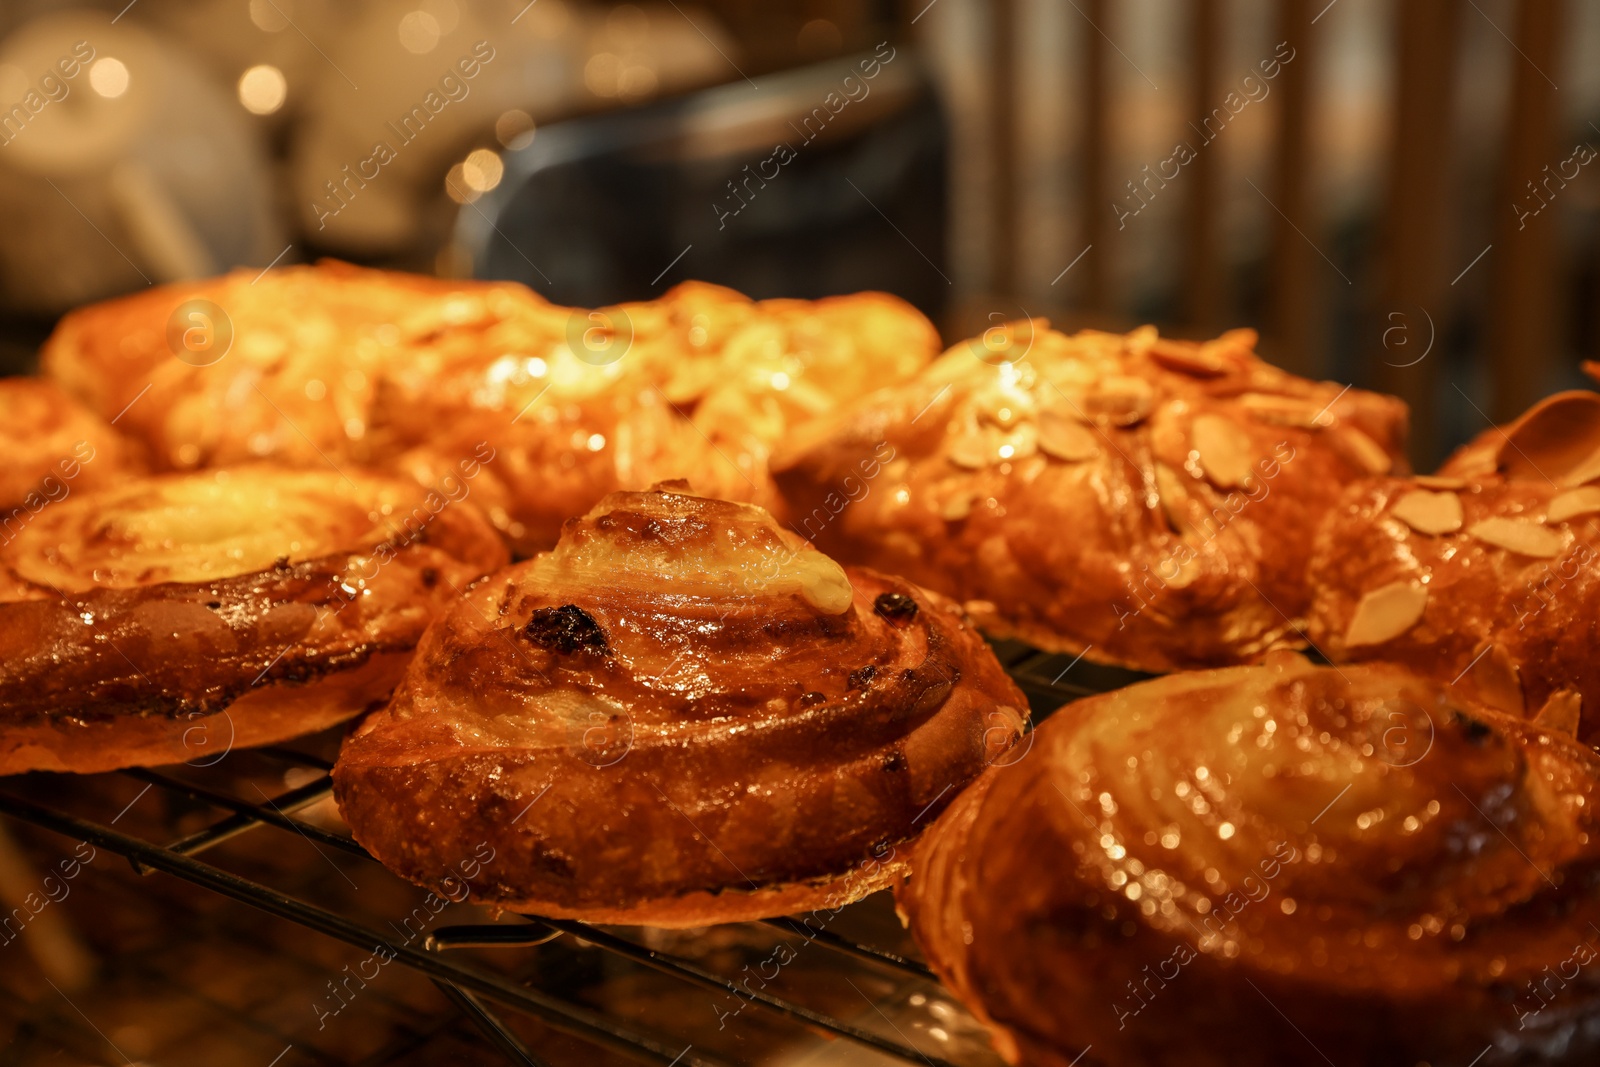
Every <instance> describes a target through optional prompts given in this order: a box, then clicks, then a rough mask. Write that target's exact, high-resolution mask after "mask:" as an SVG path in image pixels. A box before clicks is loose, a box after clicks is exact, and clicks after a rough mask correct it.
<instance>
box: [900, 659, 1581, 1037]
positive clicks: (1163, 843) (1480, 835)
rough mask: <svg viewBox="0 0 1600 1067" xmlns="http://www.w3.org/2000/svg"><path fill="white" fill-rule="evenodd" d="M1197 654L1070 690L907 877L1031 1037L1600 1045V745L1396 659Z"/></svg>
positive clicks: (946, 952) (976, 988)
mask: <svg viewBox="0 0 1600 1067" xmlns="http://www.w3.org/2000/svg"><path fill="white" fill-rule="evenodd" d="M1270 659H1271V662H1269V663H1268V664H1266V665H1263V666H1256V667H1240V668H1231V669H1225V670H1213V671H1204V672H1195V673H1191V674H1179V675H1173V676H1169V677H1166V678H1161V679H1158V680H1155V681H1151V682H1147V683H1143V684H1140V685H1136V686H1133V687H1130V688H1128V689H1124V690H1121V691H1118V692H1114V693H1109V694H1105V695H1102V696H1096V697H1092V698H1089V699H1087V700H1083V701H1079V702H1078V703H1075V704H1072V705H1069V706H1068V707H1066V708H1064V709H1062V710H1061V711H1060V712H1059V713H1057V714H1056V715H1055V716H1054V717H1053V718H1051V719H1050V720H1048V721H1047V722H1046V723H1045V724H1044V725H1043V726H1042V727H1041V728H1040V729H1038V730H1037V731H1036V732H1035V733H1034V734H1033V735H1032V736H1033V740H1034V743H1033V747H1032V750H1031V751H1030V752H1029V753H1028V755H1027V756H1026V757H1025V758H1023V759H1021V760H1019V761H1017V762H1016V763H1015V764H1014V765H1012V766H1009V767H1005V768H999V769H996V770H991V771H989V772H987V773H986V774H985V775H984V776H983V777H982V778H980V779H979V780H978V781H977V782H976V783H975V784H974V785H973V786H971V787H970V788H969V789H968V790H967V792H966V793H964V794H963V795H962V796H961V797H960V798H959V799H957V800H956V801H955V802H954V803H953V804H952V805H951V806H950V808H949V809H948V810H947V811H946V812H945V814H944V815H943V816H942V817H941V818H940V820H939V822H938V823H937V824H936V825H935V827H934V828H933V829H932V830H931V831H930V832H929V833H927V834H926V835H924V838H923V840H922V841H921V842H920V843H919V845H918V846H917V849H916V851H915V854H914V857H913V868H914V872H915V873H914V875H913V877H912V879H911V882H910V884H909V886H908V887H906V888H904V889H902V890H901V891H900V892H899V902H900V906H901V908H902V911H903V913H904V914H906V915H908V916H909V918H910V922H911V926H912V929H913V930H914V932H915V934H916V936H917V939H918V941H919V942H920V943H921V944H922V946H923V947H924V949H925V950H926V952H927V954H928V958H929V960H930V961H931V963H932V964H933V966H934V968H935V969H936V970H937V971H938V972H939V974H940V975H941V976H942V977H943V978H944V979H945V980H946V981H947V982H948V983H949V984H950V985H951V986H952V988H954V989H955V990H956V991H957V992H958V993H959V994H960V995H961V996H962V997H963V998H964V999H965V1000H966V1001H967V1002H968V1003H969V1004H971V1005H972V1006H973V1007H974V1009H975V1010H976V1011H977V1012H978V1013H979V1014H980V1015H981V1016H982V1017H983V1018H984V1019H985V1020H986V1021H987V1022H988V1023H989V1025H990V1026H991V1027H992V1028H993V1033H994V1035H995V1039H996V1045H997V1047H998V1048H999V1049H1000V1051H1001V1052H1002V1053H1003V1054H1004V1055H1005V1057H1006V1058H1007V1059H1008V1060H1009V1061H1010V1062H1012V1063H1027V1064H1037V1065H1049V1067H1066V1065H1067V1064H1071V1063H1098V1064H1105V1065H1110V1067H1123V1065H1128V1067H1132V1065H1136V1064H1137V1065H1140V1067H1169V1065H1170V1067H1177V1065H1179V1064H1182V1065H1184V1067H1221V1065H1225V1064H1226V1065H1232V1067H1241V1065H1242V1067H1251V1065H1256V1064H1261V1065H1266V1064H1274V1065H1276V1064H1283V1063H1322V1062H1327V1063H1335V1064H1358V1063H1359V1064H1370V1065H1377V1067H1390V1065H1393V1067H1402V1065H1404V1067H1413V1065H1415V1064H1418V1063H1433V1064H1440V1063H1445V1064H1449V1063H1456V1064H1468V1063H1477V1064H1478V1065H1479V1067H1491V1065H1497V1064H1512V1063H1515V1064H1530V1065H1531V1064H1581V1063H1593V1062H1595V1057H1596V1055H1597V1054H1600V967H1597V966H1596V963H1597V961H1600V929H1597V924H1600V892H1597V887H1600V825H1597V813H1596V800H1597V799H1600V798H1597V788H1596V782H1597V778H1596V772H1597V771H1600V760H1597V758H1596V756H1595V754H1594V753H1593V752H1592V751H1591V750H1589V749H1588V748H1586V747H1585V746H1582V745H1579V744H1577V743H1576V742H1574V741H1572V740H1571V739H1570V738H1568V737H1565V736H1563V735H1560V734H1550V733H1546V732H1544V731H1542V730H1539V729H1538V728H1537V727H1534V726H1531V725H1530V724H1528V723H1526V722H1524V721H1522V720H1519V719H1516V718H1512V717H1510V716H1507V715H1504V714H1502V713H1500V712H1497V711H1494V710H1492V709H1487V708H1484V707H1482V706H1479V705H1475V704H1471V703H1463V702H1461V701H1459V700H1458V699H1456V698H1455V697H1454V696H1453V695H1452V694H1451V693H1450V692H1449V691H1447V689H1446V688H1445V687H1444V686H1442V685H1440V684H1439V683H1436V682H1432V681H1428V680H1423V679H1421V678H1418V677H1417V676H1415V675H1411V674H1409V673H1407V672H1405V671H1404V670H1403V669H1401V668H1397V667H1390V666H1378V665H1372V666H1366V665H1363V666H1350V667H1345V668H1343V670H1342V671H1341V670H1339V669H1334V668H1318V667H1312V666H1311V665H1309V664H1308V663H1306V662H1305V661H1304V660H1302V659H1301V658H1300V657H1299V656H1297V655H1295V654H1294V653H1288V652H1280V653H1275V654H1274V655H1273V657H1270Z"/></svg>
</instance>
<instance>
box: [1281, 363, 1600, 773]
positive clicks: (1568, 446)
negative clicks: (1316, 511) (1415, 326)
mask: <svg viewBox="0 0 1600 1067" xmlns="http://www.w3.org/2000/svg"><path fill="white" fill-rule="evenodd" d="M1597 483H1600V394H1595V393H1586V392H1571V393H1562V394H1558V395H1556V396H1552V397H1549V398H1547V399H1545V400H1544V401H1541V402H1540V403H1539V404H1538V405H1536V406H1535V407H1533V408H1531V409H1530V410H1529V411H1528V412H1527V413H1526V414H1524V415H1523V416H1522V417H1521V418H1519V419H1517V420H1516V421H1515V422H1514V423H1512V424H1511V425H1509V426H1507V427H1503V428H1496V429H1493V430H1489V431H1487V432H1486V433H1484V434H1483V435H1482V436H1480V437H1479V438H1478V439H1476V440H1474V441H1473V442H1471V443H1469V444H1468V445H1466V446H1465V447H1464V448H1462V449H1461V451H1460V452H1458V453H1457V454H1456V455H1455V456H1452V457H1451V458H1450V460H1449V461H1448V462H1447V463H1446V464H1445V465H1444V467H1443V468H1441V470H1440V473H1439V476H1437V477H1432V478H1421V477H1419V478H1409V479H1396V478H1385V479H1375V480H1373V481H1372V482H1371V483H1368V484H1365V485H1361V486H1358V487H1355V488H1352V489H1351V490H1349V491H1348V493H1347V494H1346V495H1345V497H1344V499H1343V500H1342V501H1341V503H1340V506H1339V507H1338V508H1336V509H1334V511H1333V512H1332V513H1331V514H1330V515H1329V517H1328V519H1327V520H1326V523H1325V525H1324V527H1323V529H1322V530H1321V531H1320V533H1319V535H1318V538H1317V542H1316V548H1315V551H1314V552H1313V557H1312V564H1311V581H1312V585H1313V587H1314V588H1315V589H1316V598H1315V602H1314V605H1313V608H1312V611H1311V615H1310V624H1311V625H1310V635H1311V638H1312V640H1313V641H1315V642H1316V644H1317V647H1318V648H1320V649H1321V650H1322V651H1323V652H1324V653H1326V654H1327V655H1328V656H1330V657H1332V658H1334V659H1336V660H1339V661H1341V662H1342V661H1358V660H1369V659H1381V660H1385V661H1388V662H1393V663H1403V664H1405V665H1407V666H1409V667H1411V668H1412V669H1413V670H1415V671H1417V672H1418V673H1422V674H1426V675H1429V676H1431V677H1434V678H1437V679H1440V680H1442V681H1449V682H1455V683H1457V684H1459V685H1460V686H1461V687H1463V689H1464V690H1465V691H1466V692H1467V693H1468V694H1470V695H1471V696H1472V697H1474V698H1475V699H1477V700H1479V701H1482V702H1483V703H1486V704H1488V705H1490V706H1491V707H1495V708H1499V709H1501V710H1503V711H1506V712H1510V713H1511V714H1514V715H1517V716H1526V717H1527V718H1530V719H1533V720H1535V721H1537V722H1538V723H1540V724H1541V725H1542V726H1545V727H1546V728H1547V729H1551V730H1561V731H1564V732H1566V733H1569V734H1576V735H1577V736H1579V737H1580V738H1582V739H1583V740H1585V741H1587V742H1589V743H1590V744H1600V657H1597V656H1596V654H1595V650H1596V644H1595V638H1594V630H1593V623H1592V620H1593V619H1594V617H1595V615H1596V613H1597V612H1600V576H1597V568H1596V563H1597V562H1600V484H1597Z"/></svg>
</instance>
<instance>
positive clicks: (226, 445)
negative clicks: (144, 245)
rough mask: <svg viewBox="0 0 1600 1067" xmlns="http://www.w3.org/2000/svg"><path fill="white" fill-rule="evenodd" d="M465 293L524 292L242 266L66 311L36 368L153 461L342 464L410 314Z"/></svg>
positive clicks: (402, 352)
mask: <svg viewBox="0 0 1600 1067" xmlns="http://www.w3.org/2000/svg"><path fill="white" fill-rule="evenodd" d="M466 291H474V292H493V293H501V294H504V293H509V292H511V291H525V290H523V289H522V287H521V286H517V285H511V284H509V283H505V284H498V285H497V284H486V283H481V282H456V281H445V280H441V279H437V278H429V277H424V276H422V275H415V274H400V273H395V272H391V271H378V270H365V269H362V268H360V267H353V266H350V265H348V264H345V263H338V262H334V261H328V260H325V261H323V262H321V263H318V264H317V265H315V266H287V267H275V268H273V269H272V270H269V271H267V272H265V273H262V272H260V271H256V270H250V269H241V270H236V271H233V272H232V273H229V274H225V275H222V276H220V277H216V278H207V279H203V280H199V281H192V282H175V283H173V284H171V285H161V286H155V287H152V288H150V289H145V290H143V291H141V292H138V293H135V294H133V295H131V296H125V297H120V298H118V299H116V300H107V301H104V302H102V303H98V304H90V305H89V306H87V307H83V308H79V309H78V310H76V311H73V312H70V313H69V314H67V315H66V316H65V317H63V318H62V320H61V322H60V324H59V325H58V326H57V327H56V329H55V332H54V333H53V334H52V335H51V336H50V339H49V340H48V341H47V342H46V343H45V345H44V348H43V350H42V351H41V353H40V370H41V372H42V373H43V374H44V375H45V376H46V377H47V378H50V379H51V380H53V381H55V382H56V383H57V384H59V385H60V386H61V387H62V388H64V389H66V390H67V391H68V392H69V393H71V394H73V395H74V396H76V397H77V398H78V399H79V400H81V401H83V402H84V403H85V404H87V405H88V406H89V408H90V409H91V410H93V411H95V412H96V413H97V414H99V415H100V416H101V417H102V418H105V419H110V418H113V417H115V416H117V415H118V414H119V413H121V416H122V417H121V418H120V419H118V422H117V426H118V428H119V429H120V430H122V431H123V432H124V433H126V434H128V435H129V436H131V437H134V438H136V439H138V440H140V441H142V442H144V444H145V445H146V446H147V447H148V449H149V451H150V455H151V460H152V462H153V463H154V465H155V466H156V468H157V469H160V470H193V469H195V468H199V467H218V466H227V465H230V464H238V463H249V462H253V461H258V460H267V459H270V460H273V461H275V462H278V463H282V464H285V465H294V466H303V467H307V468H312V469H318V468H326V467H327V465H328V463H329V462H334V463H338V464H339V465H340V466H341V467H342V466H345V465H347V464H348V463H350V462H353V461H364V460H367V459H370V458H371V452H370V448H369V443H368V442H367V439H366V438H367V427H368V424H369V422H370V421H371V418H372V412H371V408H372V398H373V395H374V393H375V392H376V390H377V386H378V378H379V375H380V374H381V373H382V371H383V369H384V367H385V366H386V365H388V364H389V363H390V362H391V361H393V360H396V359H404V358H405V356H406V352H407V349H408V347H409V344H410V343H411V338H410V337H408V336H407V334H406V332H405V330H404V329H403V326H404V323H405V321H406V320H407V318H408V317H410V316H413V315H418V314H422V315H427V314H428V313H429V312H430V311H431V309H434V308H437V307H439V306H441V305H445V304H448V302H449V301H450V300H451V299H452V297H453V296H454V295H456V294H460V293H462V292H466ZM505 298H506V299H510V297H505ZM534 299H537V298H534ZM434 317H435V318H437V316H436V315H435V316H434Z"/></svg>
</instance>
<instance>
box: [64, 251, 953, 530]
mask: <svg viewBox="0 0 1600 1067" xmlns="http://www.w3.org/2000/svg"><path fill="white" fill-rule="evenodd" d="M194 301H206V302H209V304H211V305H215V307H216V308H220V309H221V314H220V315H219V314H218V313H217V312H216V311H215V310H211V309H207V308H205V307H199V306H198V305H196V304H194V303H193V302H194ZM197 307H199V313H200V314H201V317H200V318H195V317H194V314H195V312H196V308H197ZM191 323H193V324H197V325H194V326H193V327H192V329H191V332H190V333H185V328H186V327H189V326H190V324H191ZM228 332H231V336H232V338H233V340H232V342H231V344H230V345H229V346H228V347H227V349H226V351H225V352H219V351H218V349H219V347H221V345H222V340H221V338H223V336H224V335H225V334H226V333H228ZM190 336H192V337H194V338H196V339H198V342H205V346H202V347H200V348H199V350H195V351H190V350H189V349H188V348H187V347H186V345H187V342H186V341H185V338H186V337H190ZM198 342H197V343H198ZM207 346H208V347H207ZM937 351H938V335H937V333H936V332H935V331H934V329H933V326H932V324H930V323H929V322H928V320H927V319H926V318H924V317H923V316H922V315H921V313H919V312H918V311H916V309H914V308H912V307H911V306H910V305H909V304H906V303H905V302H904V301H902V300H899V299H898V298H896V297H892V296H888V295H886V294H883V293H859V294H855V295H852V296H841V297H829V298H826V299H823V300H817V301H806V300H766V301H760V302H757V301H753V300H750V299H749V298H747V297H745V296H742V295H740V294H739V293H736V292H734V291H733V290H731V289H724V288H721V287H719V286H713V285H706V284H702V283H693V282H691V283H686V284H684V285H680V286H678V287H676V288H675V289H673V290H671V291H670V292H668V293H667V294H666V295H665V296H663V297H662V298H661V299H659V300H654V301H648V302H642V303H634V304H623V305H619V306H616V307H610V308H602V309H598V310H593V311H591V310H588V309H582V308H568V307H561V306H558V305H555V304H551V303H549V302H548V301H546V300H544V299H543V298H542V297H540V296H539V295H537V294H536V293H534V292H533V291H531V290H529V289H528V288H526V287H525V286H522V285H518V284H515V283H485V282H468V281H450V280H443V279H435V278H426V277H422V276H418V275H410V274H400V273H394V272H387V271H376V270H366V269H362V268H358V267H352V266H350V265H348V264H343V263H338V262H334V261H323V262H321V263H318V264H317V265H315V266H295V267H285V268H277V269H274V270H272V271H269V272H268V273H266V274H264V275H263V274H258V273H257V272H252V271H236V272H234V273H232V274H228V275H225V276H222V277H220V278H213V279H209V280H205V281H199V282H192V283H181V284H177V285H169V286H162V287H158V288H155V289H151V290H148V291H146V292H143V293H140V294H137V295H135V296H130V297H125V298H122V299H120V300H114V301H109V302H106V303H103V304H96V305H93V306H91V307H87V308H82V309H80V310H78V311H74V312H72V313H71V314H69V315H67V316H66V317H65V318H64V319H63V320H62V322H61V324H60V326H59V327H58V328H57V330H56V332H55V334H54V335H53V336H52V337H51V338H50V340H49V342H48V343H47V344H46V345H45V348H44V352H43V357H42V366H43V369H44V371H45V373H46V374H47V375H49V376H50V377H51V378H53V379H54V380H55V381H57V382H59V383H60V384H61V385H62V386H63V387H65V388H66V389H67V390H68V391H70V392H71V393H73V394H75V395H76V396H78V397H80V398H81V399H83V400H84V401H85V402H86V403H87V404H88V405H89V406H90V407H91V408H92V409H93V410H94V411H96V412H98V413H99V414H100V415H101V416H102V417H104V418H111V417H113V416H114V415H116V414H117V413H118V412H122V411H124V410H126V414H125V415H124V416H123V418H122V419H121V421H120V422H119V426H120V427H122V428H123V429H125V430H126V431H127V432H128V433H129V434H131V435H133V436H134V437H136V438H138V439H140V440H142V441H144V442H146V443H147V444H148V445H149V448H150V450H151V452H152V454H153V456H154V460H155V463H156V465H157V466H158V467H159V468H161V469H167V470H189V469H195V468H202V467H215V466H222V465H228V464H236V463H242V462H250V461H255V460H260V459H271V460H273V461H275V462H279V463H283V464H289V465H296V466H303V467H308V468H320V467H324V466H326V464H327V463H328V462H330V461H331V462H334V463H337V464H339V465H341V466H344V465H346V464H363V465H366V466H368V467H372V468H375V469H380V470H385V471H389V472H392V473H403V474H406V475H408V476H411V477H414V478H417V479H418V480H420V481H422V482H423V484H425V485H430V486H434V487H436V488H446V489H447V488H448V487H449V486H450V485H451V484H453V483H455V482H459V481H460V479H461V471H460V467H461V465H462V463H463V462H474V463H481V464H482V465H483V467H484V472H483V476H482V477H481V478H477V479H476V481H475V484H474V486H473V491H474V493H475V494H477V496H478V503H479V504H480V506H482V507H483V508H484V510H485V512H486V514H488V515H489V516H490V518H491V519H492V520H493V521H494V522H495V524H496V526H497V527H498V528H499V529H500V530H501V531H502V533H503V535H504V536H505V537H506V539H507V540H508V541H509V542H510V543H511V545H512V546H513V547H514V549H516V550H517V551H518V552H519V553H523V554H527V553H531V552H533V551H536V550H538V549H544V548H549V547H550V546H551V545H553V544H554V543H555V539H556V537H557V536H558V535H559V533H560V529H561V523H562V522H563V521H565V520H566V519H567V518H569V517H571V516H573V515H578V514H582V513H583V512H584V511H586V510H587V509H588V508H589V507H591V506H593V505H594V503H595V502H596V501H598V500H599V499H600V498H601V497H602V496H604V495H605V494H606V493H608V492H611V491H613V490H616V489H643V488H644V487H646V486H648V485H650V484H653V483H654V482H655V481H658V480H661V479H669V478H679V477H686V478H691V479H693V480H694V482H695V484H697V485H699V486H700V487H701V488H702V489H703V490H704V491H707V492H712V493H715V494H717V495H719V496H723V497H727V498H733V499H741V500H753V501H758V502H761V503H764V504H768V505H771V504H773V503H774V502H775V500H776V494H775V492H774V490H773V488H772V485H771V480H770V478H769V476H768V474H767V469H766V462H767V456H768V453H769V452H770V451H771V449H772V448H773V446H774V445H775V444H776V443H777V442H778V441H780V440H781V439H782V438H783V436H784V435H785V434H786V433H787V432H788V431H789V430H790V429H791V428H792V427H793V426H795V425H798V424H800V423H801V422H803V421H805V420H807V419H810V418H813V417H815V416H816V415H818V414H819V413H821V412H824V411H827V410H831V409H832V408H833V407H834V406H835V405H837V404H838V403H839V402H841V401H842V400H844V399H847V398H853V397H855V396H857V395H859V394H860V393H862V392H865V391H868V390H869V389H871V388H876V387H877V386H879V385H883V384H887V383H890V382H895V381H899V380H902V379H903V378H905V377H907V376H909V375H910V374H912V373H914V372H915V371H917V370H919V369H921V368H922V367H923V366H925V365H926V364H927V363H928V361H929V360H931V359H932V358H933V356H934V354H935V353H936V352H937ZM146 386H148V390H146ZM135 401H137V402H136V403H135ZM130 404H131V405H132V406H131V407H129V405H130ZM475 477H476V476H475Z"/></svg>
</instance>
